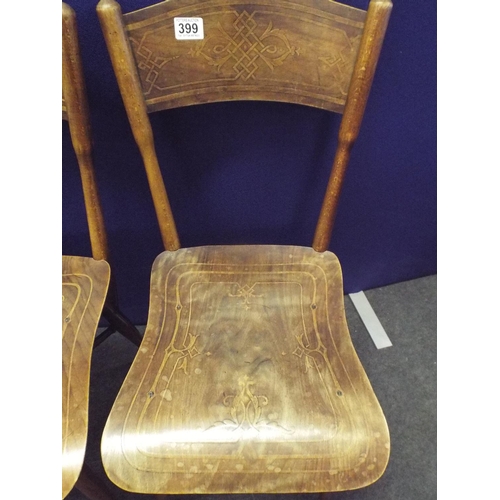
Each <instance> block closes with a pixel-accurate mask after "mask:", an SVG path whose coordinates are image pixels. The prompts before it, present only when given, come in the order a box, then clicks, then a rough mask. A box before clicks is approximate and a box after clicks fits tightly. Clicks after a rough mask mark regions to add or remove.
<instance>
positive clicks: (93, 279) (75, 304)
mask: <svg viewBox="0 0 500 500" xmlns="http://www.w3.org/2000/svg"><path fill="white" fill-rule="evenodd" d="M109 281H110V268H109V264H108V263H107V262H106V261H103V260H101V261H98V260H94V259H92V258H90V257H70V256H63V258H62V384H63V387H62V462H63V469H62V480H63V481H62V483H63V485H62V498H64V497H65V496H66V495H67V494H68V493H69V492H70V491H71V489H72V488H73V486H74V485H75V483H76V481H77V479H78V477H79V475H80V471H81V469H82V466H83V460H84V456H85V447H86V443H87V424H88V406H89V405H88V401H89V379H90V360H91V357H92V347H93V345H94V337H95V333H96V330H97V325H98V323H99V318H100V317H101V311H102V309H103V306H104V301H105V300H106V294H107V291H108V286H109Z"/></svg>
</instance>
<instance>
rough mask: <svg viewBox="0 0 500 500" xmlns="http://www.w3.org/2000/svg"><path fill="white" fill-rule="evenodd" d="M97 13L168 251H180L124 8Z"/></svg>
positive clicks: (112, 5)
mask: <svg viewBox="0 0 500 500" xmlns="http://www.w3.org/2000/svg"><path fill="white" fill-rule="evenodd" d="M97 13H98V15H99V19H100V21H101V25H102V28H103V33H104V38H105V40H106V44H107V46H108V50H109V53H110V56H111V62H112V63H113V68H114V70H115V74H116V78H117V80H118V85H119V87H120V91H121V94H122V97H123V101H124V104H125V109H126V111H127V116H128V119H129V121H130V125H131V127H132V132H133V134H134V138H135V141H136V143H137V145H138V147H139V150H140V152H141V155H142V159H143V161H144V166H145V169H146V175H147V178H148V182H149V188H150V190H151V194H152V197H153V203H154V207H155V211H156V216H157V218H158V223H159V225H160V232H161V235H162V240H163V245H164V246H165V249H166V250H177V249H178V248H180V242H179V237H178V235H177V228H176V226H175V221H174V217H173V215H172V210H171V208H170V202H169V201H168V196H167V191H166V189H165V185H164V183H163V178H162V175H161V171H160V167H159V165H158V159H157V157H156V151H155V146H154V140H153V131H152V130H151V124H150V122H149V118H148V115H147V109H146V104H145V102H144V97H143V95H142V90H141V84H140V80H139V76H138V74H137V69H136V67H135V62H134V57H133V55H132V51H131V49H130V45H129V42H128V39H127V36H126V33H125V28H124V25H123V19H122V15H121V9H120V6H119V5H118V3H116V2H115V1H114V0H105V1H101V2H99V5H98V6H97Z"/></svg>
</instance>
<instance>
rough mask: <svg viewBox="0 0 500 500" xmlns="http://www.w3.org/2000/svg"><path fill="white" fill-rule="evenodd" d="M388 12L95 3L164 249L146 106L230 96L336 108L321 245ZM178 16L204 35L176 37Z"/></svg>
mask: <svg viewBox="0 0 500 500" xmlns="http://www.w3.org/2000/svg"><path fill="white" fill-rule="evenodd" d="M391 9H392V2H391V0H371V2H370V5H369V8H368V12H367V13H365V12H364V11H362V10H359V9H355V8H353V7H349V6H346V5H343V4H340V3H338V2H333V1H327V0H315V1H313V2H310V1H306V0H292V1H285V0H279V1H270V0H259V1H255V0H254V1H242V0H206V1H201V2H200V1H199V0H171V1H168V2H161V3H159V4H156V5H153V6H150V7H146V8H144V9H141V10H138V11H135V12H131V13H128V14H125V15H122V13H121V9H120V6H119V4H118V3H117V2H116V1H115V0H101V1H100V2H99V5H98V7H97V11H98V14H99V18H100V21H101V25H102V28H103V33H104V37H105V39H106V42H107V45H108V50H109V53H110V56H111V60H112V63H113V67H114V70H115V74H116V77H117V80H118V83H119V86H120V90H121V93H122V96H123V100H124V103H125V107H126V109H127V114H128V117H129V121H130V123H131V126H132V130H133V133H134V137H135V139H136V142H137V144H138V146H139V149H140V151H141V154H142V156H143V160H144V164H145V167H146V173H147V176H148V180H149V185H150V189H151V193H152V196H153V202H154V205H155V209H156V214H157V217H158V221H159V225H160V231H161V234H162V238H163V242H164V246H165V248H166V249H167V250H176V249H178V248H180V243H179V238H178V235H177V230H176V227H175V222H174V218H173V215H172V212H171V209H170V204H169V201H168V197H167V193H166V190H165V186H164V184H163V180H162V177H161V172H160V168H159V165H158V160H157V157H156V153H155V148H154V139H153V133H152V130H151V126H150V122H149V119H148V117H147V113H148V111H149V112H151V111H157V110H161V109H167V108H173V107H179V106H187V105H192V104H201V103H205V102H216V101H228V100H236V99H238V100H241V99H253V100H273V101H285V102H294V103H298V104H304V105H309V106H316V107H319V108H323V109H328V110H330V111H337V112H343V113H344V116H343V118H342V122H341V127H340V131H339V144H338V148H337V151H336V154H335V158H334V162H333V166H332V173H331V176H330V180H329V183H328V187H327V190H326V194H325V198H324V200H323V204H322V208H321V213H320V216H319V219H318V223H317V227H316V231H315V236H314V241H313V245H312V246H313V248H314V249H315V250H317V251H321V252H322V251H325V250H326V249H328V246H329V244H330V239H331V233H332V228H333V223H334V219H335V213H336V209H337V206H338V202H339V197H340V191H341V188H342V183H343V179H344V175H345V172H346V169H347V165H348V162H349V157H350V152H351V149H352V147H353V145H354V142H355V140H356V138H357V136H358V133H359V129H360V126H361V121H362V118H363V114H364V110H365V106H366V102H367V99H368V95H369V92H370V88H371V84H372V81H373V76H374V73H375V68H376V66H377V62H378V58H379V54H380V50H381V47H382V42H383V39H384V35H385V30H386V27H387V23H388V21H389V16H390V12H391ZM179 16H181V17H202V18H203V22H204V25H205V38H204V40H200V41H189V40H180V41H179V40H176V39H175V36H174V31H173V19H174V17H179ZM344 107H345V109H344Z"/></svg>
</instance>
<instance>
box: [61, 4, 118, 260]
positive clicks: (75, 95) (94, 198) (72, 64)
mask: <svg viewBox="0 0 500 500" xmlns="http://www.w3.org/2000/svg"><path fill="white" fill-rule="evenodd" d="M62 59H63V64H62V75H63V82H62V88H63V118H66V119H67V120H68V124H69V130H70V135H71V141H72V143H73V148H74V150H75V154H76V158H77V160H78V165H79V167H80V175H81V178H82V188H83V196H84V201H85V209H86V212H87V221H88V225H89V232H90V242H91V245H92V256H93V257H94V259H96V260H101V259H104V260H106V259H107V258H108V241H107V236H106V230H105V227H104V218H103V215H102V209H101V203H100V200H99V193H98V191H97V184H96V180H95V173H94V167H93V163H92V138H91V135H90V119H89V110H88V104H87V94H86V90H85V81H84V79H83V70H82V63H81V57H80V50H79V45H78V31H77V26H76V16H75V12H74V11H73V9H72V8H71V7H70V6H69V5H66V4H64V3H63V4H62Z"/></svg>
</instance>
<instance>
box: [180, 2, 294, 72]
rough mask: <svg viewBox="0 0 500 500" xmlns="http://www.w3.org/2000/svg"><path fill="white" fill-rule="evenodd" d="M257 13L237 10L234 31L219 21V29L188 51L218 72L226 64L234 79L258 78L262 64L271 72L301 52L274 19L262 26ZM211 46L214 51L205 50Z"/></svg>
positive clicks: (233, 25)
mask: <svg viewBox="0 0 500 500" xmlns="http://www.w3.org/2000/svg"><path fill="white" fill-rule="evenodd" d="M254 14H255V12H252V14H249V13H248V12H247V11H246V10H244V11H242V12H241V13H238V12H234V17H235V20H234V22H233V24H232V28H233V29H232V31H230V32H227V31H226V30H225V29H224V28H223V27H222V25H221V24H220V23H218V25H217V31H215V32H213V33H211V34H210V35H209V36H207V37H206V38H205V39H204V40H203V42H202V43H201V44H200V45H198V46H197V47H196V48H193V49H191V50H190V52H189V54H190V55H193V56H201V57H203V58H204V59H205V60H206V61H207V62H208V64H210V65H211V66H214V67H215V68H216V69H217V71H220V70H221V68H223V67H224V66H225V65H228V66H230V67H231V68H232V70H233V78H234V80H237V79H239V78H241V79H242V80H248V79H249V78H255V75H256V73H257V71H258V69H259V67H260V66H261V65H266V66H267V67H268V68H269V69H270V70H271V71H272V70H273V69H274V68H275V67H276V66H281V65H282V64H283V63H284V62H285V60H286V59H287V58H288V57H289V56H292V55H294V54H299V49H298V48H295V47H292V46H291V45H290V43H289V41H288V39H287V37H286V34H285V32H284V31H283V30H279V29H273V23H272V21H269V24H268V25H267V26H266V27H259V26H258V25H257V22H256V21H255V19H254ZM210 45H212V48H211V51H206V50H205V49H206V48H207V47H209V46H210Z"/></svg>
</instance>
